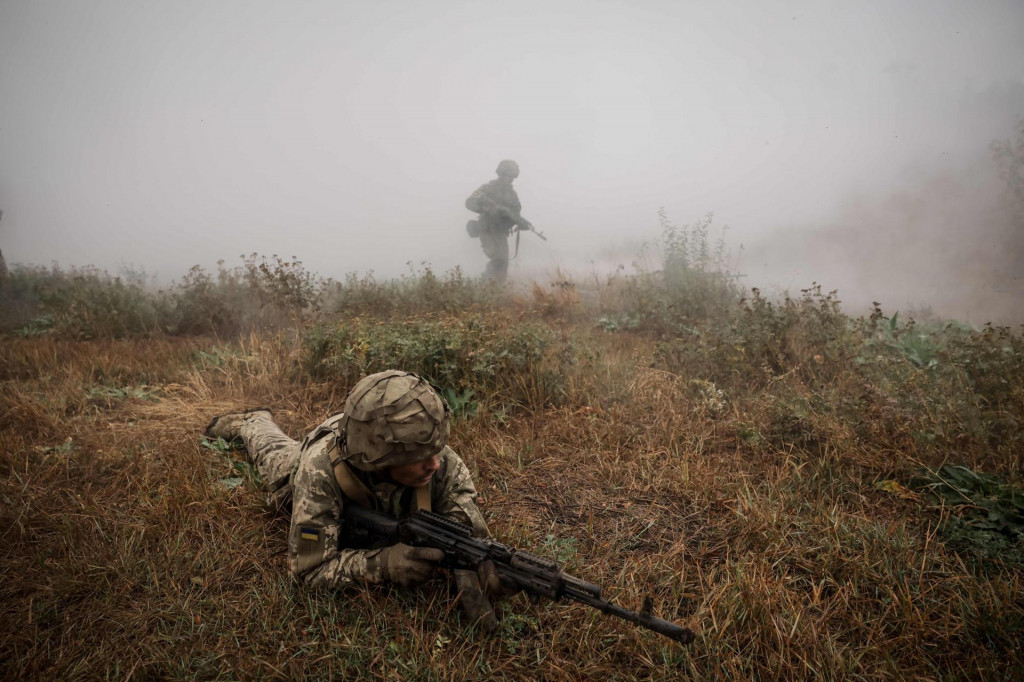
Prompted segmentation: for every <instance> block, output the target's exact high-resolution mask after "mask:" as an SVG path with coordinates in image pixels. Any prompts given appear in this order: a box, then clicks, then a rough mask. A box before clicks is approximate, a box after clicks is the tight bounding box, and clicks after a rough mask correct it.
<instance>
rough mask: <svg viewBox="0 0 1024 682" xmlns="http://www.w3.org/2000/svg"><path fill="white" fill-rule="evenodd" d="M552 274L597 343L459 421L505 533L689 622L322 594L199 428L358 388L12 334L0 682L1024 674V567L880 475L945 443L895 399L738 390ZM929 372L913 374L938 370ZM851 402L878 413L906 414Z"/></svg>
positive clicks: (276, 348) (274, 352) (288, 357)
mask: <svg viewBox="0 0 1024 682" xmlns="http://www.w3.org/2000/svg"><path fill="white" fill-rule="evenodd" d="M533 298H534V302H535V304H536V305H537V306H538V307H537V309H536V318H537V319H539V320H547V324H550V325H551V326H552V328H555V329H557V330H558V333H560V334H562V335H564V336H567V337H571V338H572V339H574V340H575V342H576V343H577V344H578V345H579V346H580V347H583V348H586V349H588V351H589V353H588V354H586V356H585V357H582V358H581V359H579V361H578V362H577V364H576V365H574V370H573V371H572V373H571V374H570V375H569V376H567V377H566V379H565V381H566V388H565V397H564V399H563V400H561V401H560V402H558V403H557V404H549V403H547V402H546V400H545V398H544V396H543V395H541V394H540V389H539V388H537V387H535V386H532V385H524V386H521V387H520V389H521V391H520V392H522V393H524V395H526V394H530V391H534V392H536V393H537V396H536V399H531V400H528V401H526V403H525V404H526V405H529V406H530V407H529V409H527V407H524V406H523V404H521V405H520V406H519V407H518V408H516V409H512V410H505V409H504V408H502V406H501V403H500V396H479V398H480V400H481V404H480V409H479V411H478V412H477V414H476V416H466V417H464V418H462V419H460V420H459V421H458V423H457V424H456V427H455V430H454V433H453V437H452V445H453V446H454V447H455V448H456V450H457V451H459V452H460V453H461V454H462V455H463V457H464V458H465V459H466V460H467V462H468V463H469V465H470V467H471V468H472V469H473V470H474V472H475V473H476V477H477V481H478V487H479V489H480V492H481V506H482V508H483V509H484V511H485V514H486V516H487V517H488V522H489V524H490V526H491V529H492V532H494V534H495V535H496V536H497V537H498V538H499V539H502V540H504V541H507V542H510V543H513V544H516V545H518V546H521V547H525V548H532V549H534V550H535V551H537V552H539V553H541V554H544V555H547V556H550V557H553V558H556V559H558V560H559V561H562V562H564V563H565V565H566V567H567V568H568V569H569V570H570V571H571V572H573V573H575V574H577V575H579V576H580V577H583V578H585V579H587V580H590V581H592V582H597V583H599V584H602V585H604V586H605V590H606V595H607V596H609V597H610V598H612V599H614V600H615V601H617V602H618V603H621V604H622V605H625V606H628V607H631V608H638V607H639V605H640V604H641V602H642V600H643V597H644V596H645V595H648V594H651V595H653V596H654V597H655V598H656V604H657V607H656V608H658V609H659V610H660V615H662V616H664V617H666V618H669V619H675V620H679V621H686V622H689V623H690V624H692V625H693V626H694V627H695V628H696V629H697V631H698V639H697V641H696V642H695V643H694V644H693V645H691V646H689V647H680V646H678V645H675V644H673V643H672V642H670V641H668V640H665V639H663V638H660V637H659V636H657V635H654V634H652V633H649V632H646V631H643V630H639V629H635V628H632V627H630V626H629V625H627V624H624V623H621V622H618V621H616V620H615V619H611V618H605V617H602V616H601V615H600V614H598V613H596V612H592V611H590V610H588V609H585V608H584V607H581V606H576V605H566V604H550V603H542V604H540V605H536V606H534V605H531V604H529V603H528V602H527V600H526V599H525V598H522V597H517V598H515V599H513V600H511V601H509V602H507V603H505V604H503V605H502V607H501V610H502V612H503V619H502V626H501V630H500V632H499V633H498V634H497V635H496V636H492V637H481V636H480V635H479V634H478V633H476V632H474V631H473V630H472V629H470V628H467V627H466V626H464V625H463V624H462V623H461V622H460V616H459V614H458V613H457V612H452V611H451V603H450V600H449V598H448V595H447V594H446V593H445V588H444V587H443V585H442V584H440V583H439V584H437V585H431V586H428V588H427V589H425V590H422V591H419V592H415V593H408V592H402V591H398V590H394V591H392V590H388V589H374V590H369V591H365V592H363V591H354V592H345V593H332V592H313V593H311V592H308V591H307V590H305V589H304V588H302V587H301V586H299V585H297V584H295V583H294V582H292V581H291V579H290V578H289V577H288V575H287V568H286V560H285V554H284V552H285V525H284V523H283V522H282V521H281V520H280V519H278V518H275V517H273V516H272V515H271V514H270V513H268V512H267V511H266V509H265V507H264V506H263V498H262V495H261V494H260V492H259V491H258V490H257V489H256V487H255V486H253V485H252V484H251V483H248V484H245V485H242V486H239V487H234V488H229V487H228V486H226V485H224V484H223V483H222V481H224V480H225V479H227V478H229V477H231V476H232V475H233V474H234V472H235V469H234V468H233V467H232V459H231V457H230V456H226V455H223V454H220V453H217V452H214V451H211V450H209V449H206V448H204V447H202V445H201V444H200V439H199V434H200V432H201V430H202V428H203V426H204V425H205V424H206V422H207V420H208V418H209V417H210V415H212V414H216V413H218V412H223V411H225V410H229V409H233V408H236V407H246V406H253V405H261V406H268V407H271V408H273V409H274V410H275V414H276V415H277V418H278V420H279V421H280V422H281V423H282V425H283V426H284V427H285V429H286V430H287V431H289V432H290V433H292V434H293V435H295V436H298V435H300V434H301V433H303V432H304V430H305V429H307V428H308V427H309V426H311V425H312V424H314V423H316V422H317V421H318V420H319V419H320V418H322V417H323V416H324V415H326V414H328V413H330V412H332V411H335V410H337V409H339V407H340V405H341V402H342V400H343V397H344V393H345V391H346V390H347V387H346V386H341V385H336V384H333V383H331V382H326V383H325V382H321V383H317V382H315V381H313V380H311V379H310V378H309V377H308V376H306V375H304V374H303V370H302V361H301V357H302V349H301V347H300V345H301V338H300V337H299V336H297V335H295V334H292V333H281V334H273V335H271V334H258V333H257V334H251V335H245V336H242V337H240V338H238V339H234V340H230V341H226V340H218V339H212V338H194V339H164V338H153V339H126V340H120V341H79V342H72V341H54V340H50V339H47V338H36V339H15V338H5V339H4V341H3V345H2V349H0V382H2V383H0V451H2V454H0V474H2V477H0V499H2V506H0V514H2V522H0V529H2V530H0V532H2V533H3V537H2V542H0V548H2V549H0V552H2V564H0V565H2V572H3V575H2V581H0V603H2V604H3V606H2V607H0V633H2V634H0V676H2V677H3V678H5V679H67V680H70V679H96V678H103V679H106V678H110V679H140V680H141V679H165V678H202V679H212V678H216V679H254V678H274V679H277V678H286V679H338V678H344V679H395V680H399V679H401V680H406V679H424V680H463V679H477V678H479V679H490V678H512V679H666V678H681V679H685V678H697V679H708V680H717V679H750V678H771V679H794V680H796V679H808V678H843V679H883V678H884V679H890V678H894V677H895V678H902V679H965V678H970V679H1011V678H1013V677H1015V676H1016V675H1017V674H1018V671H1019V668H1020V665H1021V664H1022V663H1024V661H1022V658H1024V657H1022V656H1021V653H1020V647H1019V641H1020V639H1021V638H1022V637H1024V592H1022V584H1021V580H1022V576H1024V571H1022V569H1021V568H1020V567H1019V566H1016V565H1013V564H1009V563H1003V562H998V561H990V560H989V561H984V562H979V561H978V560H975V559H974V558H972V557H966V556H961V555H958V554H956V553H954V552H953V551H951V550H950V549H948V548H947V547H946V546H945V545H944V544H943V542H942V541H941V539H940V537H939V536H938V532H937V529H938V524H939V523H940V521H941V520H942V513H943V512H941V511H937V510H934V509H932V508H930V506H929V503H928V502H927V501H926V500H924V499H922V498H921V497H920V496H918V495H915V494H913V493H910V492H907V493H906V494H904V495H902V496H897V495H892V494H889V493H886V492H884V491H881V490H878V489H876V488H875V487H874V486H873V483H874V482H875V481H876V480H878V479H879V478H882V477H885V476H889V475H893V474H894V472H899V471H904V470H908V469H909V468H911V467H913V466H915V462H914V461H913V460H909V459H907V458H908V457H911V458H914V459H915V460H916V459H919V458H927V457H929V456H933V455H934V452H933V450H929V449H927V448H924V447H923V446H922V447H920V448H919V449H914V448H917V446H915V445H913V439H912V438H910V436H909V435H907V433H904V432H903V431H901V430H900V428H899V427H898V424H899V422H897V421H895V419H892V420H890V421H885V420H883V419H882V418H881V417H880V418H879V419H876V420H874V421H872V420H870V419H868V423H867V424H865V425H862V426H857V425H856V423H854V422H853V421H851V420H850V419H847V418H845V417H844V414H843V413H842V412H841V411H839V409H838V408H837V409H836V411H833V412H830V411H828V410H826V409H825V408H823V407H822V405H832V404H836V405H838V404H839V403H838V402H837V401H838V397H837V398H836V400H832V397H830V396H829V395H825V394H826V393H827V392H829V391H831V392H832V393H833V394H834V396H840V395H847V394H849V393H850V392H852V391H854V390H858V391H859V390H862V389H863V386H862V385H861V384H860V383H857V382H855V381H853V380H852V379H847V378H844V377H843V376H840V377H839V379H837V380H835V381H832V382H831V383H829V384H828V386H824V387H823V386H822V385H821V384H816V383H814V381H813V379H814V376H813V375H810V374H805V376H804V378H801V375H800V373H799V372H794V373H792V374H789V375H785V374H782V375H778V374H776V375H773V376H768V377H767V378H766V379H764V380H763V381H761V382H760V383H759V384H758V385H756V386H755V385H753V384H751V386H750V387H749V388H748V389H743V388H741V384H737V385H736V386H731V387H730V388H729V391H728V392H729V393H730V394H729V395H725V392H722V394H721V395H719V394H718V393H716V392H715V391H717V390H718V389H717V387H715V385H714V384H710V382H708V381H704V380H700V381H697V380H695V379H694V378H693V377H689V376H684V375H682V374H680V373H678V372H672V371H670V370H667V369H664V368H658V367H657V366H655V365H657V364H658V363H657V362H656V361H655V358H656V356H657V348H656V343H655V341H654V340H652V339H651V338H649V337H646V336H643V335H640V334H633V333H628V332H627V333H618V334H609V333H603V332H595V331H594V330H593V329H591V328H590V325H591V324H592V323H588V322H586V321H584V317H585V316H584V315H583V314H582V313H581V311H580V309H579V305H580V304H579V300H578V298H577V297H576V296H575V293H574V292H573V291H569V290H555V291H553V292H548V291H544V290H540V289H537V290H535V291H534V293H533ZM520 314H521V315H526V316H528V315H529V314H530V313H529V312H528V311H523V312H521V313H520ZM814 352H815V351H814V349H813V348H811V349H809V350H807V351H806V354H808V355H812V354H813V353H814ZM812 369H813V367H812ZM840 374H841V373H840ZM1015 380H1016V381H1018V382H1019V381H1020V377H1017V378H1016V379H1015ZM524 381H527V383H528V380H524ZM922 381H923V380H922ZM922 381H918V383H916V384H909V383H908V386H914V387H916V388H915V389H914V390H920V391H925V390H927V387H926V386H925V385H924V383H922ZM844 382H846V383H844ZM830 395H831V394H830ZM801 400H803V401H804V403H800V402H799V401H801ZM798 403H799V404H802V405H803V404H805V406H806V409H803V408H801V410H802V411H800V410H797V412H794V411H793V409H792V407H793V405H796V404H798ZM858 405H860V406H861V407H859V408H858V409H862V410H864V414H865V415H867V416H868V417H870V416H871V415H872V414H874V413H873V412H871V410H879V412H878V414H879V415H882V416H883V417H884V416H885V415H884V414H883V412H881V410H883V409H889V408H888V407H887V406H886V405H881V406H879V405H878V404H876V403H873V402H871V401H870V399H869V398H864V399H863V401H862V402H861V403H858ZM940 408H941V406H939V407H936V408H935V409H936V410H939V409H940ZM794 415H795V416H794ZM751 433H754V434H756V438H755V437H748V434H751ZM982 442H983V441H982V440H972V441H970V442H969V443H968V445H969V446H970V447H971V448H973V449H972V450H971V451H970V453H969V454H970V456H971V457H972V461H987V460H986V459H985V457H986V455H985V452H986V451H985V450H984V448H983V446H982V445H980V443H982ZM908 448H909V449H908ZM993 448H996V449H997V446H993ZM930 453H931V454H930ZM990 454H991V453H990ZM235 457H241V455H238V454H236V455H235ZM1010 470H1011V471H1012V468H1011V469H1010Z"/></svg>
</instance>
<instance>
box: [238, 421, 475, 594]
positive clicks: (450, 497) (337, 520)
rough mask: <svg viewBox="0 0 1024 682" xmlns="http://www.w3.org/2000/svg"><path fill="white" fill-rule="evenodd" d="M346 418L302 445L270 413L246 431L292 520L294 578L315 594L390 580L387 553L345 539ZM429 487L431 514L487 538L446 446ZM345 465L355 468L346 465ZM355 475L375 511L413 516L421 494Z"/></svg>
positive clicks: (327, 424)
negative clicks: (383, 561)
mask: <svg viewBox="0 0 1024 682" xmlns="http://www.w3.org/2000/svg"><path fill="white" fill-rule="evenodd" d="M343 417H344V415H343V414H337V415H335V416H333V417H330V418H329V419H327V420H326V421H324V422H323V423H322V424H320V425H319V426H318V427H317V428H315V429H313V430H312V431H311V432H310V433H309V434H308V435H307V436H306V438H305V439H304V440H303V442H302V443H301V444H300V443H298V442H297V441H294V440H292V439H291V438H289V437H288V436H286V435H285V434H284V433H282V432H281V429H280V428H278V426H277V424H275V423H274V421H273V420H272V419H271V417H270V414H269V413H267V412H254V413H252V414H250V415H247V416H246V417H245V419H244V421H243V422H242V425H241V428H240V436H241V438H242V440H243V441H244V442H245V446H246V449H247V450H248V451H249V455H250V457H251V458H252V460H253V462H254V464H255V465H256V467H257V469H258V470H259V472H260V476H261V477H262V478H263V480H264V482H266V483H267V484H268V487H269V489H270V490H271V497H272V499H273V501H274V503H275V504H276V505H277V506H278V508H280V509H281V510H282V511H285V512H288V511H289V509H290V513H291V529H290V531H289V534H288V560H289V566H290V568H291V570H292V573H294V574H295V575H296V577H298V578H301V579H302V580H303V581H304V582H305V583H306V584H307V585H309V586H311V587H340V586H345V585H350V584H352V583H356V582H359V583H376V582H381V581H382V579H383V577H382V573H381V567H380V565H379V563H378V561H377V557H378V555H379V554H380V552H381V549H382V546H374V547H369V548H367V547H355V546H352V544H351V543H349V542H348V541H347V540H346V537H345V529H344V522H343V520H342V511H343V509H344V507H345V505H346V504H354V502H353V501H352V500H349V499H348V498H347V497H346V496H345V494H344V493H343V492H342V490H341V487H340V486H339V484H338V481H337V479H336V476H335V474H334V470H333V468H332V463H331V454H332V450H334V448H335V446H336V444H337V442H338V436H339V422H341V421H342V419H343ZM438 459H439V461H440V468H439V469H438V471H437V472H436V473H435V474H434V477H433V478H432V479H431V481H430V484H429V486H430V502H431V509H432V510H433V511H435V512H437V513H439V514H442V515H444V516H447V517H448V518H451V519H452V520H454V521H458V522H460V523H464V524H466V525H470V526H472V527H473V529H474V534H476V535H478V536H486V535H487V534H488V533H487V524H486V523H485V522H484V518H483V516H482V515H481V513H480V510H479V509H478V508H477V506H476V501H475V500H476V488H475V487H474V486H473V480H472V478H471V476H470V473H469V469H468V468H467V467H466V465H465V463H464V462H463V461H462V459H460V458H459V456H458V455H457V454H455V451H454V450H452V449H451V448H450V447H448V446H447V445H446V446H444V448H443V449H442V450H441V452H440V453H439V454H438ZM345 466H348V465H347V464H346V465H345ZM349 469H350V471H351V472H352V473H353V474H354V475H355V476H356V477H357V478H358V479H359V480H360V481H362V483H363V484H365V485H366V486H367V487H368V488H369V489H370V491H371V492H372V493H373V506H374V507H375V508H376V509H377V510H378V511H383V512H386V513H388V514H391V515H392V516H395V517H397V518H401V517H404V516H407V515H409V514H410V513H411V512H412V511H414V499H413V498H414V495H413V492H414V490H413V489H412V488H408V487H405V486H402V485H399V484H396V483H394V482H393V481H390V480H389V479H388V477H387V474H386V473H385V472H383V471H361V470H359V469H357V468H355V467H351V466H349Z"/></svg>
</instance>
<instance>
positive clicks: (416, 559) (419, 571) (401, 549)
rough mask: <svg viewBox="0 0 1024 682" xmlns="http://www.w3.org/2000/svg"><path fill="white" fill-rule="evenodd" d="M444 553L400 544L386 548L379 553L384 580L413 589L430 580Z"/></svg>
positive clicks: (432, 548) (430, 548)
mask: <svg viewBox="0 0 1024 682" xmlns="http://www.w3.org/2000/svg"><path fill="white" fill-rule="evenodd" d="M443 558H444V552H443V551H441V550H439V549H435V548H434V547H410V546H409V545H405V544H402V543H398V544H397V545H392V546H391V547H386V548H385V549H384V550H383V551H381V553H380V565H381V572H382V574H383V576H384V580H387V581H389V582H393V583H395V584H396V585H399V586H401V587H415V586H416V585H422V584H423V583H425V582H427V581H428V580H430V578H432V577H433V575H434V573H436V572H437V562H439V561H440V560H441V559H443Z"/></svg>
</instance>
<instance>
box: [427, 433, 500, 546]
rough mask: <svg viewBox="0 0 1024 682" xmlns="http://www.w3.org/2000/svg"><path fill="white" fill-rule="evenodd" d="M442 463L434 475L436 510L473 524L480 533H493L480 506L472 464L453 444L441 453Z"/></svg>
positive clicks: (474, 532)
mask: <svg viewBox="0 0 1024 682" xmlns="http://www.w3.org/2000/svg"><path fill="white" fill-rule="evenodd" d="M440 459H441V466H440V468H439V469H438V472H437V474H436V476H435V479H434V488H433V494H432V495H431V500H430V504H431V506H432V507H433V510H434V511H435V512H437V513H438V514H441V515H442V516H447V517H448V518H450V519H452V520H453V521H458V522H459V523H464V524H466V525H467V526H472V527H473V535H475V536H476V537H490V535H491V534H490V531H488V530H487V522H486V521H484V517H483V514H481V513H480V509H479V507H477V506H476V487H475V486H474V485H473V477H472V476H471V475H470V473H469V467H467V466H466V463H465V462H463V461H462V458H461V457H459V456H458V455H457V454H455V451H454V450H452V449H451V448H450V447H448V446H445V448H444V450H442V451H441V454H440Z"/></svg>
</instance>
